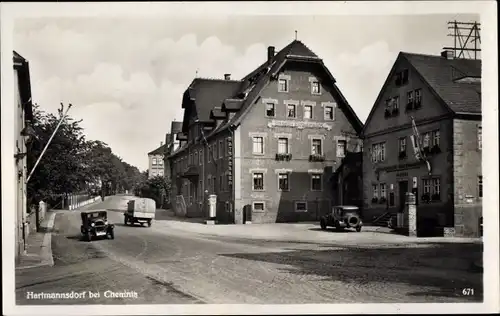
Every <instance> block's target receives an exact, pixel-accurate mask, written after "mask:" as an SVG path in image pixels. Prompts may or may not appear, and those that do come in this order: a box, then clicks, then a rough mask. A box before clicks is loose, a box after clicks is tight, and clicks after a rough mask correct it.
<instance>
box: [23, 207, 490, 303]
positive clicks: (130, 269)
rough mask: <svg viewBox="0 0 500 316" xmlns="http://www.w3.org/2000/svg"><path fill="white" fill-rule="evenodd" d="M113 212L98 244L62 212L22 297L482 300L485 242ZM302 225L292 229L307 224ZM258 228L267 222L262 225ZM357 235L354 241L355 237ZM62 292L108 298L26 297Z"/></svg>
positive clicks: (75, 216)
mask: <svg viewBox="0 0 500 316" xmlns="http://www.w3.org/2000/svg"><path fill="white" fill-rule="evenodd" d="M123 199H124V197H112V198H107V199H106V201H104V202H103V203H101V204H98V205H94V206H93V207H92V208H99V209H101V208H107V209H115V210H116V209H118V208H119V207H121V205H123V201H122V200H123ZM108 213H109V217H110V220H111V221H112V222H114V223H115V224H116V238H115V239H114V240H100V241H93V242H91V243H88V242H84V241H81V240H80V236H79V225H80V222H79V212H78V211H72V212H71V211H66V212H60V213H59V214H57V215H56V219H55V227H54V231H53V237H52V251H53V256H54V263H55V265H54V266H53V267H40V268H33V269H26V270H23V271H18V272H17V275H16V294H17V302H18V304H83V303H91V304H119V303H127V304H152V303H159V304H169V303H180V304H190V303H212V304H218V303H220V304H223V303H260V304H266V303H267V304H271V303H282V304H287V303H353V302H358V303H361V302H362V303H404V302H405V303H406V302H427V303H431V302H478V301H481V300H482V273H479V272H474V271H472V270H470V267H469V266H468V263H470V262H471V260H472V259H473V258H474V257H475V256H477V255H480V252H481V247H482V245H481V244H477V243H450V242H448V243H439V242H431V241H427V242H421V243H402V242H398V243H394V242H392V243H390V242H387V241H385V239H386V238H387V236H385V235H384V234H378V235H381V238H382V240H384V241H380V240H377V239H376V237H374V236H377V233H371V232H361V233H355V232H353V233H349V232H347V233H335V232H330V231H309V232H304V234H309V235H310V236H314V234H323V235H328V236H330V237H329V238H330V241H327V240H325V239H322V240H321V241H319V242H313V241H310V240H307V241H303V242H300V241H298V240H295V241H285V240H283V239H282V240H280V239H279V238H274V239H268V240H258V239H248V238H243V237H238V238H233V237H230V236H209V235H206V234H202V233H199V232H197V233H194V232H189V231H186V230H182V229H175V228H172V227H175V225H176V221H175V220H168V219H164V220H158V219H157V220H156V221H155V222H154V223H153V225H152V227H151V228H148V227H141V226H135V227H129V226H124V225H123V224H122V222H123V215H122V214H121V213H120V212H118V211H109V212H108ZM160 218H161V217H160ZM191 224H192V225H203V224H199V223H191ZM280 227H283V228H280V229H282V230H283V231H284V230H285V229H287V228H286V226H280ZM294 227H295V228H293V227H292V226H290V228H289V229H290V230H293V229H297V227H300V226H294ZM253 229H259V228H258V225H255V226H254V227H253ZM283 234H285V232H283ZM311 234H312V235H311ZM349 236H352V240H355V242H349ZM309 239H310V238H309ZM363 240H364V242H363ZM464 288H473V289H474V294H475V295H473V296H464V295H463V294H462V289H464ZM106 290H111V291H114V292H120V291H135V292H137V294H138V297H137V298H109V297H104V292H105V291H106ZM56 291H57V292H71V291H75V292H81V291H92V292H94V293H97V292H100V293H101V296H100V297H99V298H89V297H87V298H86V299H80V300H62V299H60V300H32V299H31V300H30V299H27V293H28V292H34V293H39V292H46V293H48V292H56Z"/></svg>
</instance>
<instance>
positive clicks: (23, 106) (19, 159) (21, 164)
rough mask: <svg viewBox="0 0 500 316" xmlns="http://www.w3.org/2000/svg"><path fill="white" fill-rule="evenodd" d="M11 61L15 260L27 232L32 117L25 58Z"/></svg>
mask: <svg viewBox="0 0 500 316" xmlns="http://www.w3.org/2000/svg"><path fill="white" fill-rule="evenodd" d="M13 55H14V56H13V63H14V89H15V92H14V98H15V118H14V130H15V135H16V139H15V149H14V152H15V154H14V157H13V158H14V161H13V162H14V168H15V170H16V171H17V172H16V174H17V178H16V183H15V187H16V188H17V194H16V231H15V240H16V255H15V258H16V262H17V260H18V259H19V256H20V255H21V254H23V253H24V251H25V242H26V238H27V236H28V234H29V226H28V222H27V206H28V205H27V204H28V203H27V185H26V179H27V176H28V174H27V171H28V170H27V152H28V147H29V146H27V145H28V143H29V141H30V133H29V131H28V130H29V128H30V126H31V125H30V124H31V121H32V120H33V105H32V100H31V80H30V72H29V62H28V61H27V60H26V59H24V58H23V57H22V56H21V55H19V54H18V53H16V52H13Z"/></svg>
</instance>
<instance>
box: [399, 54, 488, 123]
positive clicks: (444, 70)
mask: <svg viewBox="0 0 500 316" xmlns="http://www.w3.org/2000/svg"><path fill="white" fill-rule="evenodd" d="M401 54H402V56H403V57H404V58H406V59H407V60H408V62H409V63H410V64H411V65H412V66H413V67H414V68H415V69H416V70H417V72H418V73H419V74H420V75H421V76H422V78H423V79H424V80H425V82H427V84H428V85H429V86H430V87H431V88H432V89H433V90H434V91H435V92H436V93H437V95H438V96H439V97H440V98H441V99H442V100H443V101H444V102H445V103H446V105H448V107H449V108H450V109H451V110H452V111H453V112H455V113H457V114H462V113H467V114H481V82H480V81H479V82H461V81H457V79H460V78H464V77H473V78H481V60H473V59H447V58H444V57H441V56H433V55H423V54H412V53H405V52H402V53H401Z"/></svg>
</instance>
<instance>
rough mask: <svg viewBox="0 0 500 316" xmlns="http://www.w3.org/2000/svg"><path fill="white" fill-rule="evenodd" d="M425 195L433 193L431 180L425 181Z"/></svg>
mask: <svg viewBox="0 0 500 316" xmlns="http://www.w3.org/2000/svg"><path fill="white" fill-rule="evenodd" d="M423 182H424V194H430V193H431V180H429V179H424V180H423Z"/></svg>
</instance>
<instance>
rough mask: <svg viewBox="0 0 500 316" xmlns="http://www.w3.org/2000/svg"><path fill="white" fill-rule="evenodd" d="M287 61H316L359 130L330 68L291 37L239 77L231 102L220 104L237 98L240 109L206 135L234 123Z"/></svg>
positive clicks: (239, 121) (236, 124)
mask: <svg viewBox="0 0 500 316" xmlns="http://www.w3.org/2000/svg"><path fill="white" fill-rule="evenodd" d="M287 61H309V62H313V63H317V64H319V65H320V66H321V67H322V68H323V69H324V70H325V72H326V73H327V75H328V77H329V78H330V81H331V84H332V86H333V89H334V92H335V93H336V94H337V95H338V97H339V99H340V100H339V101H340V102H341V103H342V104H341V106H342V109H343V110H344V111H345V113H346V115H347V117H348V118H349V119H350V121H351V122H352V123H353V125H354V128H355V130H356V131H358V132H360V131H361V129H362V127H363V124H362V123H361V121H360V120H359V118H358V116H357V115H356V113H355V112H354V111H353V109H352V108H351V106H350V105H349V104H348V102H347V100H346V99H345V97H344V96H343V95H342V93H341V92H340V90H339V89H338V87H337V86H336V85H335V78H334V77H333V76H332V74H331V73H330V71H328V68H327V67H326V66H325V65H324V63H323V61H322V60H321V59H320V58H319V57H318V56H317V55H316V54H315V53H313V52H312V51H311V50H310V49H309V48H308V47H307V46H306V45H305V44H304V43H302V42H301V41H298V40H294V41H292V42H291V43H290V44H288V45H287V46H286V47H285V48H283V49H282V50H280V51H279V52H278V53H277V54H276V55H275V56H274V57H273V58H272V59H271V60H270V61H266V62H264V63H263V64H261V65H260V66H259V67H257V69H255V70H254V71H252V72H251V73H250V74H248V75H247V76H245V77H244V78H243V79H242V80H241V85H240V90H239V91H238V93H236V94H235V96H234V97H233V98H232V100H231V101H229V100H226V101H225V102H224V107H227V106H228V105H229V104H230V102H234V101H233V100H234V99H241V101H240V102H239V103H240V104H238V106H239V108H240V110H239V111H238V112H237V113H236V114H235V115H234V117H233V118H231V119H230V120H229V121H226V122H225V123H224V124H222V125H221V126H220V127H219V128H217V129H215V130H214V131H213V132H212V133H210V135H208V136H207V137H210V136H212V135H214V134H216V133H218V132H219V131H222V130H224V129H227V128H229V127H231V126H238V125H239V124H240V123H241V121H242V120H243V118H244V117H245V115H246V114H247V113H248V112H249V111H250V109H251V107H252V104H254V103H255V100H256V98H257V97H258V96H259V94H260V92H261V91H262V90H263V89H264V88H265V87H266V86H267V85H268V84H269V82H270V80H271V79H272V78H273V77H275V76H276V75H277V74H278V73H279V71H280V69H281V68H282V67H283V66H284V65H285V63H286V62H287Z"/></svg>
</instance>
